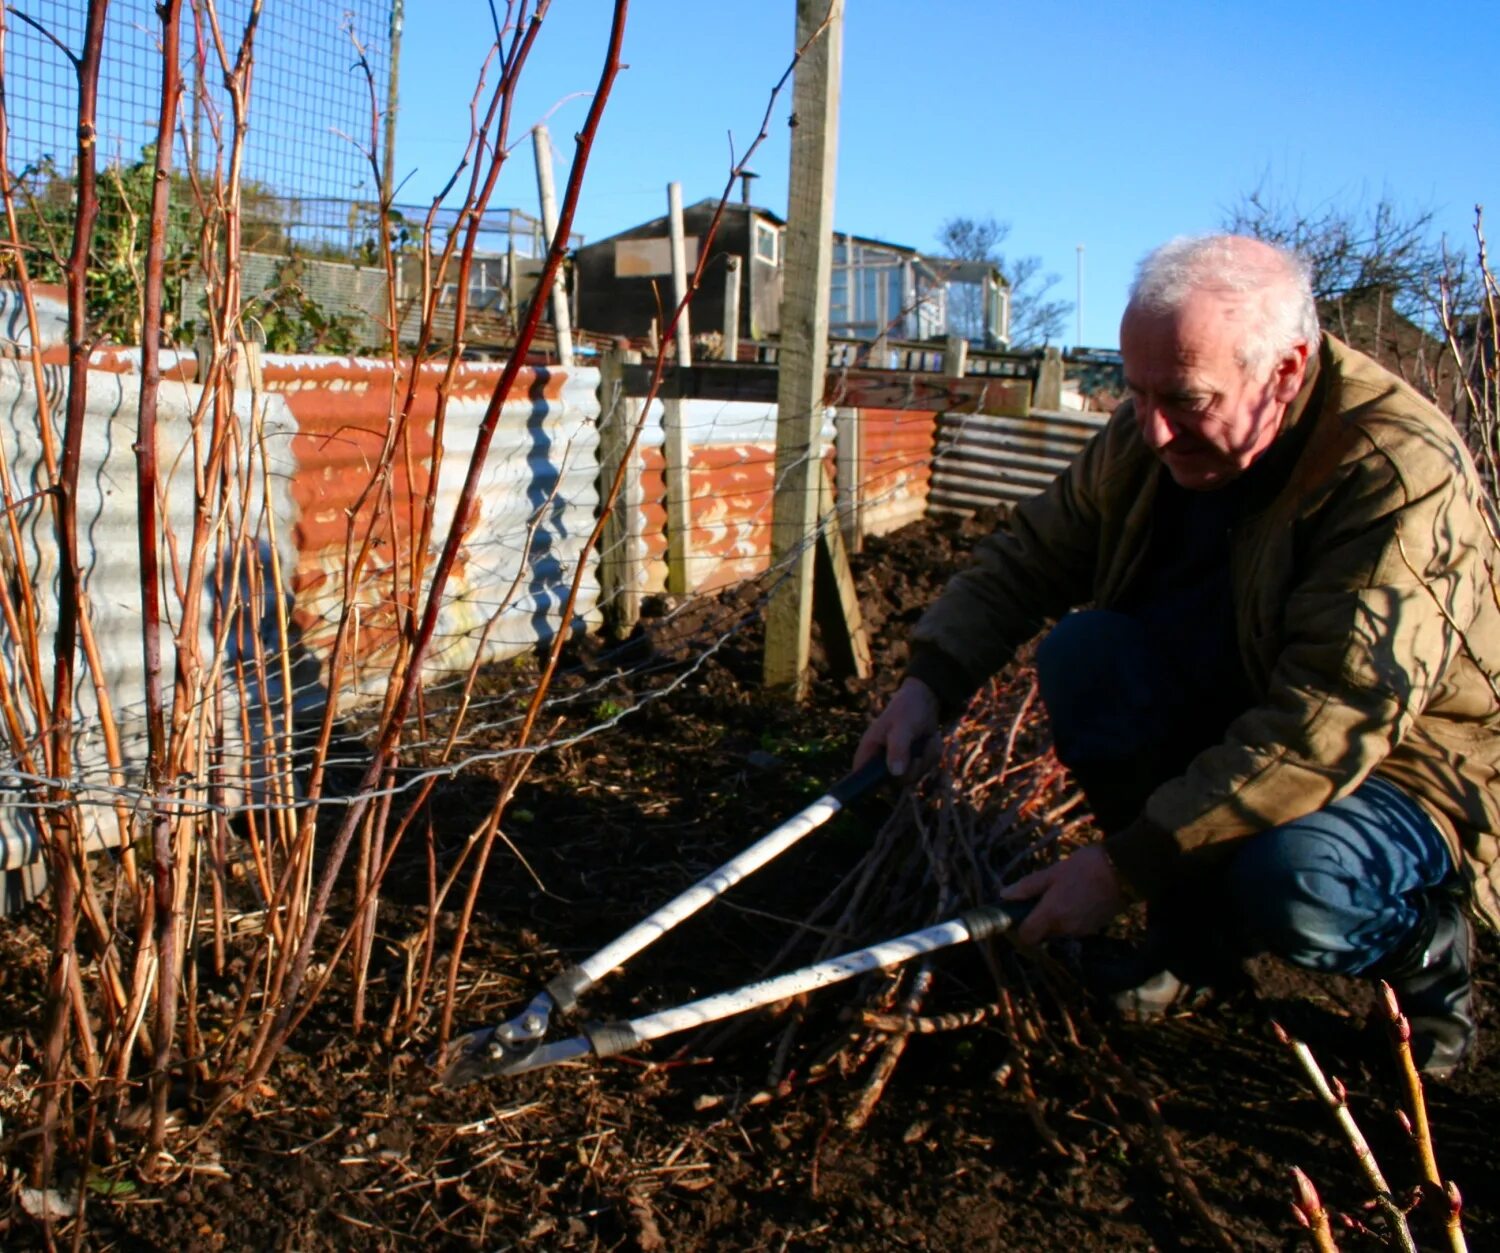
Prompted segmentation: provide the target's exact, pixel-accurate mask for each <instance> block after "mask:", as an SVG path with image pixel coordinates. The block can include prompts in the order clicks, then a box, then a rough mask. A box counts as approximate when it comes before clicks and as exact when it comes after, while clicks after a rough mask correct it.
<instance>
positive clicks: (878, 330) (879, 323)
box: [871, 277, 891, 370]
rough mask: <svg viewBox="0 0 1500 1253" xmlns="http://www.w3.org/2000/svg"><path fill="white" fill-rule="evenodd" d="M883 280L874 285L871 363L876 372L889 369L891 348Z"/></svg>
mask: <svg viewBox="0 0 1500 1253" xmlns="http://www.w3.org/2000/svg"><path fill="white" fill-rule="evenodd" d="M885 306H886V298H885V279H884V277H882V278H881V280H880V282H878V283H876V284H875V348H874V354H875V360H874V361H873V362H872V363H871V364H872V365H874V367H875V368H876V369H877V370H889V369H890V368H891V347H890V341H889V337H888V335H887V332H888V331H889V329H890V327H889V325H888V321H889V316H890V315H889V314H888V313H887V311H886V307H885Z"/></svg>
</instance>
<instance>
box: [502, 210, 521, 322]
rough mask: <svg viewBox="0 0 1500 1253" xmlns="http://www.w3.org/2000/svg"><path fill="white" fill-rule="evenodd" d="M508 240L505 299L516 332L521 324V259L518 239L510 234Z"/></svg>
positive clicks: (506, 246) (506, 247)
mask: <svg viewBox="0 0 1500 1253" xmlns="http://www.w3.org/2000/svg"><path fill="white" fill-rule="evenodd" d="M506 238H507V240H508V242H507V243H506V245H505V298H506V301H507V302H508V304H509V306H510V307H509V308H508V309H507V310H506V312H508V313H509V314H510V325H511V328H512V330H514V328H516V327H517V326H519V325H520V324H521V274H520V271H519V269H518V268H517V261H518V260H519V257H518V254H517V252H516V237H515V235H514V234H510V235H507V237H506Z"/></svg>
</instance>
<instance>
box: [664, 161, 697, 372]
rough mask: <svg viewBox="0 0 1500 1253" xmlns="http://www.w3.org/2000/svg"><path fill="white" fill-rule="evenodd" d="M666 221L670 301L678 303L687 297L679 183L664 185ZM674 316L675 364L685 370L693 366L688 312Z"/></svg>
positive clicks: (684, 237)
mask: <svg viewBox="0 0 1500 1253" xmlns="http://www.w3.org/2000/svg"><path fill="white" fill-rule="evenodd" d="M667 221H668V227H667V229H668V231H669V233H670V237H671V241H672V300H673V302H674V304H679V305H680V304H681V303H682V298H683V297H684V296H686V295H687V285H688V273H687V235H686V232H685V231H684V229H683V225H682V184H681V183H668V184H667ZM689 312H690V310H688V309H684V310H683V311H682V312H681V313H680V314H679V315H678V317H677V364H678V365H679V366H680V367H682V368H683V369H684V370H685V369H687V367H688V366H690V365H692V364H693V336H692V332H691V331H690V330H689V329H688V313H689Z"/></svg>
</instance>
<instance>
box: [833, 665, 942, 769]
mask: <svg viewBox="0 0 1500 1253" xmlns="http://www.w3.org/2000/svg"><path fill="white" fill-rule="evenodd" d="M937 731H938V698H937V693H935V692H934V691H933V690H932V689H931V688H930V687H928V686H927V684H925V683H923V682H922V680H921V679H906V680H904V681H903V682H902V684H901V686H900V687H898V688H897V689H896V694H895V695H894V696H892V697H891V703H890V704H889V705H887V706H886V707H885V710H884V711H883V712H882V713H881V715H880V716H879V717H878V718H876V719H875V721H874V722H872V723H870V727H869V729H868V730H867V731H866V732H865V733H864V736H863V738H861V739H860V741H859V748H858V749H857V750H856V752H855V754H854V768H855V769H856V770H858V769H859V768H860V767H861V766H862V765H864V764H865V762H867V761H869V760H870V759H871V758H872V757H874V756H875V755H876V754H877V753H882V752H883V753H884V754H885V764H886V768H887V769H888V770H889V771H890V772H891V777H892V778H896V779H902V778H905V777H906V776H907V774H908V773H909V772H911V770H912V768H913V766H914V765H915V766H921V765H923V764H924V763H923V761H922V760H921V758H919V759H918V760H917V761H916V762H913V760H912V758H913V756H914V754H916V753H917V751H918V749H919V748H920V749H921V750H922V754H921V755H922V757H925V756H926V754H927V753H928V752H932V751H935V750H936V748H937V746H938V736H937Z"/></svg>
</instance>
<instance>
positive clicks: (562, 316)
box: [531, 122, 573, 369]
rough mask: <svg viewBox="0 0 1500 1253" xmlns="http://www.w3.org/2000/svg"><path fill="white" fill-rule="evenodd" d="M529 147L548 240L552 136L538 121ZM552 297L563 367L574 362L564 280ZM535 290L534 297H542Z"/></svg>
mask: <svg viewBox="0 0 1500 1253" xmlns="http://www.w3.org/2000/svg"><path fill="white" fill-rule="evenodd" d="M531 144H532V151H533V152H534V153H535V154H536V190H537V198H538V199H539V200H541V202H542V229H543V230H545V231H546V232H547V240H548V243H549V244H550V243H551V241H552V240H553V239H554V238H555V237H556V236H557V193H556V191H555V190H554V189H553V186H552V136H551V135H549V134H548V133H547V128H546V127H545V126H543V125H542V124H541V123H540V122H538V123H537V124H536V126H535V127H534V128H533V129H532V132H531ZM546 294H547V295H549V296H551V298H552V328H553V330H554V331H555V332H556V333H557V361H558V364H559V365H561V366H563V367H564V368H565V369H566V368H571V366H572V365H573V319H572V315H571V311H570V310H569V308H568V292H567V288H566V286H565V285H564V284H563V283H556V284H554V285H553V288H552V290H551V291H550V292H547V293H546ZM542 295H543V293H542V292H537V294H536V296H535V297H534V299H538V300H539V299H541V297H542Z"/></svg>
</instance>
